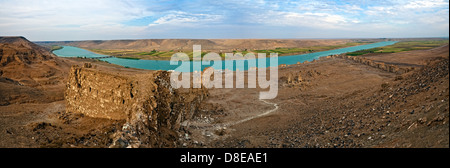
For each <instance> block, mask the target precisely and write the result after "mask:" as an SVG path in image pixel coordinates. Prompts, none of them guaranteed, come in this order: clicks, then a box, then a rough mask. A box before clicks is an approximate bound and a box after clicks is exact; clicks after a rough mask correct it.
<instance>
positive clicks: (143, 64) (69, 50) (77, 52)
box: [53, 41, 397, 72]
mask: <svg viewBox="0 0 450 168" xmlns="http://www.w3.org/2000/svg"><path fill="white" fill-rule="evenodd" d="M395 43H397V41H383V42H378V43H372V44H366V45H359V46H354V47H347V48H341V49H335V50H329V51H321V52H316V53H309V54H301V55H291V56H282V57H278V63H272V64H275V65H271V64H270V59H269V58H267V59H253V60H247V61H245V60H236V64H238V63H242V65H245V66H244V67H236V65H234V64H233V62H232V61H231V60H227V61H220V63H221V64H220V63H219V62H218V63H215V64H213V65H209V64H208V65H202V66H201V68H195V69H194V68H192V67H194V66H193V64H200V62H199V61H197V62H195V63H194V62H193V61H190V62H189V64H183V65H186V66H183V67H180V65H181V61H180V62H178V64H175V65H170V61H167V60H132V59H122V58H114V57H113V58H103V59H100V60H103V61H107V62H109V63H112V64H117V65H121V66H124V67H131V68H138V69H148V70H175V69H176V70H177V71H182V72H187V71H189V72H192V71H200V70H203V69H204V68H206V67H210V66H212V67H213V68H215V69H230V70H231V69H233V70H236V69H239V70H248V69H249V68H252V67H257V66H258V64H259V63H260V61H264V60H265V61H266V63H265V65H260V66H261V67H268V66H278V65H280V64H286V65H292V64H297V62H305V61H313V60H314V59H318V58H320V57H323V56H329V55H335V54H343V53H347V52H354V51H358V50H364V49H371V48H376V47H383V46H388V45H392V44H395ZM53 53H55V54H56V55H57V56H61V57H79V56H80V57H86V58H96V57H105V55H100V54H95V53H93V52H90V51H87V50H84V49H81V48H77V47H71V46H63V48H62V49H60V50H56V51H53ZM249 64H250V65H255V66H248V65H249ZM189 65H190V66H189ZM195 67H200V66H195Z"/></svg>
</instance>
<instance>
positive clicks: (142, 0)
mask: <svg viewBox="0 0 450 168" xmlns="http://www.w3.org/2000/svg"><path fill="white" fill-rule="evenodd" d="M0 36H24V37H26V38H28V39H29V40H32V41H69V40H112V39H163V38H170V39H245V38H253V39H297V38H298V39H302V38H303V39H305V38H306V39H310V38H403V37H448V36H449V1H448V0H308V1H303V0H295V1H290V0H227V1H223V0H219V1H215V0H189V1H188V0H180V1H169V0H95V1H92V0H0Z"/></svg>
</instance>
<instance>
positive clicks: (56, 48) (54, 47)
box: [50, 45, 63, 51]
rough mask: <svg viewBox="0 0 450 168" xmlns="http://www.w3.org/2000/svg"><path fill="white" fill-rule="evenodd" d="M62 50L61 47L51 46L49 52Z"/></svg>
mask: <svg viewBox="0 0 450 168" xmlns="http://www.w3.org/2000/svg"><path fill="white" fill-rule="evenodd" d="M62 48H63V47H61V46H57V45H53V46H51V48H50V51H55V50H59V49H62Z"/></svg>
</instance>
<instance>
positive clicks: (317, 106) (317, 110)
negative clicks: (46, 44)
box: [0, 46, 449, 148]
mask: <svg viewBox="0 0 450 168" xmlns="http://www.w3.org/2000/svg"><path fill="white" fill-rule="evenodd" d="M436 53H441V54H436ZM367 58H370V59H373V60H376V61H383V62H386V63H392V64H398V63H404V64H402V66H415V67H418V68H416V70H415V71H413V72H409V73H408V74H403V75H399V74H394V73H389V72H386V71H383V70H381V69H377V68H374V67H370V66H367V65H363V64H359V63H355V62H352V61H350V60H345V59H338V58H334V59H326V60H322V61H318V62H314V63H308V64H300V65H293V66H288V67H285V68H280V70H279V76H280V83H279V92H278V96H277V98H275V99H272V100H265V101H261V100H259V99H258V96H259V91H260V90H259V89H212V90H210V93H209V95H210V96H209V98H208V99H207V100H206V101H205V103H204V105H203V107H202V110H200V111H199V112H198V113H197V114H196V116H195V118H194V119H193V120H190V121H188V122H185V123H184V124H183V125H184V129H183V130H182V131H180V146H179V147H245V148H249V147H269V148H272V147H273V148H286V147H294V148H297V147H449V138H448V137H449V124H448V122H449V109H448V101H449V90H448V88H449V87H448V86H449V82H448V72H447V73H446V74H445V73H443V72H442V70H445V68H447V70H448V46H446V47H441V48H437V49H432V50H427V51H412V52H404V53H396V54H395V55H394V54H392V55H384V56H368V57H367ZM398 58H402V59H400V60H399V59H398ZM419 58H420V59H419ZM86 61H87V60H77V59H68V62H71V64H72V62H73V64H82V63H84V62H86ZM89 61H90V60H89ZM90 62H92V64H93V65H94V66H96V65H97V66H99V67H100V68H102V67H103V68H105V70H109V71H117V72H118V73H122V72H123V71H127V72H126V73H134V72H137V71H135V70H133V69H125V68H120V67H118V66H113V65H108V64H106V63H103V62H94V61H90ZM427 64H431V65H429V66H428V65H427ZM425 65H427V66H425ZM423 67H430V68H423ZM298 74H301V76H302V80H301V82H288V81H286V80H285V79H286V77H287V76H290V75H293V76H296V75H298ZM62 83H64V81H63V82H62ZM0 84H1V89H2V93H3V94H6V92H5V91H4V90H8V89H5V88H17V90H19V91H17V92H13V93H14V94H17V95H16V96H13V97H15V98H13V99H11V101H9V103H4V104H2V105H0V147H108V146H109V145H110V144H111V141H112V140H111V138H110V137H111V134H112V133H114V132H115V130H116V129H121V126H122V124H123V123H124V121H115V120H107V119H96V118H90V117H86V116H83V115H80V114H67V113H65V102H64V101H63V99H61V97H62V98H63V91H64V85H63V84H62V85H54V86H53V87H55V88H54V89H51V90H52V91H53V92H47V91H46V89H42V88H30V87H26V88H25V86H19V85H17V84H15V83H14V82H12V83H11V82H10V81H5V80H3V81H0ZM13 93H11V94H13ZM11 94H8V95H11ZM27 96H28V97H27Z"/></svg>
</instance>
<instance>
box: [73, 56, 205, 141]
mask: <svg viewBox="0 0 450 168" xmlns="http://www.w3.org/2000/svg"><path fill="white" fill-rule="evenodd" d="M89 67H91V66H89V65H87V66H86V65H85V66H84V67H78V66H74V67H72V68H71V71H70V74H69V79H68V84H67V88H66V93H65V98H66V111H67V112H72V113H82V114H84V115H86V116H90V117H94V118H108V119H113V120H125V121H126V122H125V124H124V125H123V127H122V130H118V131H117V132H116V133H115V134H114V137H112V139H113V141H114V142H113V144H112V145H111V147H174V146H177V140H178V134H177V133H176V132H177V131H178V130H179V129H180V127H181V123H182V122H183V121H184V120H187V119H190V118H191V117H192V116H193V114H194V113H195V112H196V111H197V109H198V108H199V106H200V104H201V102H202V100H203V99H204V98H205V97H206V96H207V91H206V90H205V89H184V90H183V89H173V88H172V87H171V86H170V73H169V72H164V71H157V72H149V73H141V74H116V73H111V72H106V71H101V70H97V69H95V68H89Z"/></svg>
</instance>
